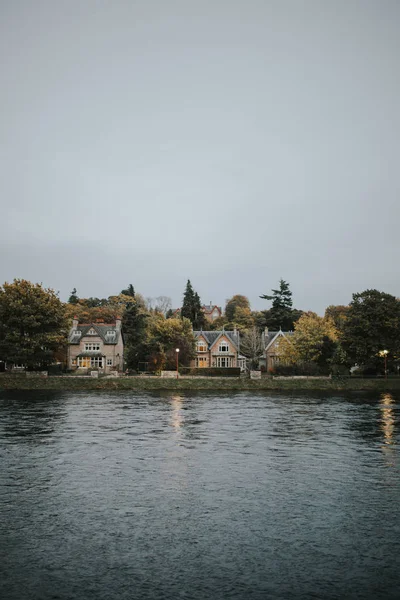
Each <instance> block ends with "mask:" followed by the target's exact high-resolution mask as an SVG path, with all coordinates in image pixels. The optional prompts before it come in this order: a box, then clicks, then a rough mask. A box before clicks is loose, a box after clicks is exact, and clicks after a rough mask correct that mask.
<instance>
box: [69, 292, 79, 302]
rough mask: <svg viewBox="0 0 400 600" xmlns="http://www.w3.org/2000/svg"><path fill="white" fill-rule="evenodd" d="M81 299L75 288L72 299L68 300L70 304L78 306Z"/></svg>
mask: <svg viewBox="0 0 400 600" xmlns="http://www.w3.org/2000/svg"><path fill="white" fill-rule="evenodd" d="M78 301H79V298H78V294H77V292H76V288H74V289H73V290H72V292H71V295H70V297H69V298H68V304H78Z"/></svg>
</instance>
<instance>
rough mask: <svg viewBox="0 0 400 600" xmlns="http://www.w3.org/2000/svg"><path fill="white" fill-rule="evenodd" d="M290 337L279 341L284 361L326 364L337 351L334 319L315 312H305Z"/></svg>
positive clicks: (288, 362) (279, 348)
mask: <svg viewBox="0 0 400 600" xmlns="http://www.w3.org/2000/svg"><path fill="white" fill-rule="evenodd" d="M294 328H295V331H294V334H293V335H292V336H291V337H290V339H288V338H286V337H283V338H281V339H280V340H279V342H278V352H279V357H280V359H281V361H283V363H286V364H295V363H299V362H305V363H310V362H316V363H319V365H320V366H323V365H325V364H326V363H327V362H328V360H330V359H331V358H332V356H333V354H334V352H335V349H336V345H335V342H336V341H337V330H336V328H335V326H334V323H333V321H332V319H330V318H325V317H319V316H318V315H317V314H315V313H313V312H309V313H304V314H303V316H302V317H300V319H299V320H298V321H297V322H296V323H295V325H294Z"/></svg>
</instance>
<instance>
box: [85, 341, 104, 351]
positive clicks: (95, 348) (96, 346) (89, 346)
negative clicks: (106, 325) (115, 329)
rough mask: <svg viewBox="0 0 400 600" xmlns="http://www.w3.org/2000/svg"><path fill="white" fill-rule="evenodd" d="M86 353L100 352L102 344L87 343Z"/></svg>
mask: <svg viewBox="0 0 400 600" xmlns="http://www.w3.org/2000/svg"><path fill="white" fill-rule="evenodd" d="M85 352H100V342H85Z"/></svg>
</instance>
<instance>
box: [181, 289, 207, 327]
mask: <svg viewBox="0 0 400 600" xmlns="http://www.w3.org/2000/svg"><path fill="white" fill-rule="evenodd" d="M181 317H182V318H186V319H189V321H190V322H191V323H192V325H193V329H195V330H199V329H203V328H204V327H205V325H206V318H205V316H204V311H203V309H202V307H201V302H200V297H199V295H198V293H197V292H195V291H194V289H193V287H192V284H191V283H190V280H189V279H188V282H187V284H186V289H185V293H184V295H183V303H182V309H181Z"/></svg>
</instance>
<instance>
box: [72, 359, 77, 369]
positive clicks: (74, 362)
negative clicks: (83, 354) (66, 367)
mask: <svg viewBox="0 0 400 600" xmlns="http://www.w3.org/2000/svg"><path fill="white" fill-rule="evenodd" d="M71 364H72V366H73V367H76V358H73V359H72V361H71Z"/></svg>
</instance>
